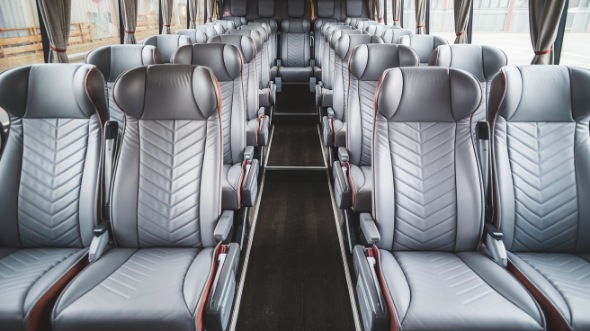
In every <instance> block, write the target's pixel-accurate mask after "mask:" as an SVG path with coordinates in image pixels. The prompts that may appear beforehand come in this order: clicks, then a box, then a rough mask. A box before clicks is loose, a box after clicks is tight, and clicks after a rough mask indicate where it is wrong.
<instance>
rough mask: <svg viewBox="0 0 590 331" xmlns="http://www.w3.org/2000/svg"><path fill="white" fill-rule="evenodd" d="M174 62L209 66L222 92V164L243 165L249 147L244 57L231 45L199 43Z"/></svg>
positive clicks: (180, 52)
mask: <svg viewBox="0 0 590 331" xmlns="http://www.w3.org/2000/svg"><path fill="white" fill-rule="evenodd" d="M172 63H174V64H195V65H199V66H204V67H209V68H210V69H211V70H212V71H213V74H215V77H216V78H217V81H218V82H219V89H220V92H221V128H222V129H223V163H224V164H236V163H241V162H242V159H243V155H244V149H245V148H246V106H245V104H244V102H245V101H244V81H243V78H242V67H243V61H242V55H241V54H240V50H239V49H238V48H237V47H236V46H234V45H230V44H198V45H188V46H183V47H180V48H179V49H178V51H177V52H176V54H174V58H173V61H172Z"/></svg>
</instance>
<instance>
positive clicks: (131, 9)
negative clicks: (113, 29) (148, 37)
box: [120, 0, 137, 44]
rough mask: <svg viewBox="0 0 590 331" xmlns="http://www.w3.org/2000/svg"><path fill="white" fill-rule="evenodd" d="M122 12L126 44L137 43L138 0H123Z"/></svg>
mask: <svg viewBox="0 0 590 331" xmlns="http://www.w3.org/2000/svg"><path fill="white" fill-rule="evenodd" d="M120 4H121V13H122V16H123V26H124V27H125V44H135V43H137V41H136V40H135V28H136V27H137V0H121V2H120Z"/></svg>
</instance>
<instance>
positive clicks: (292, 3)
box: [287, 0, 305, 18]
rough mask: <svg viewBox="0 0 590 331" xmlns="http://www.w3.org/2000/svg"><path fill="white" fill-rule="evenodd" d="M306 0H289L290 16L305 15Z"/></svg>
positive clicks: (288, 9)
mask: <svg viewBox="0 0 590 331" xmlns="http://www.w3.org/2000/svg"><path fill="white" fill-rule="evenodd" d="M304 1H305V0H287V11H288V13H289V17H291V18H299V17H303V15H305V2H304Z"/></svg>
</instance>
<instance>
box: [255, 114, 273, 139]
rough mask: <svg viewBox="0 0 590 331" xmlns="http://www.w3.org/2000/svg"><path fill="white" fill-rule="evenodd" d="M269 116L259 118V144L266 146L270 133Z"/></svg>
mask: <svg viewBox="0 0 590 331" xmlns="http://www.w3.org/2000/svg"><path fill="white" fill-rule="evenodd" d="M269 126H270V125H269V118H268V116H266V115H263V116H260V117H259V118H258V146H266V145H267V144H268V139H269V135H270V128H269Z"/></svg>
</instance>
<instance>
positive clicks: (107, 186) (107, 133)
mask: <svg viewBox="0 0 590 331" xmlns="http://www.w3.org/2000/svg"><path fill="white" fill-rule="evenodd" d="M104 140H105V148H104V172H103V173H104V178H103V180H104V182H103V185H104V186H103V187H104V191H103V208H102V217H103V219H104V220H109V219H110V215H111V211H110V208H111V182H112V179H113V170H114V169H113V167H114V160H115V155H116V153H117V145H118V140H119V123H118V122H116V121H108V122H107V123H106V125H105V128H104Z"/></svg>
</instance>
